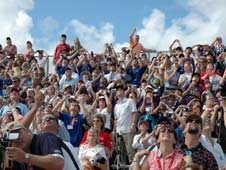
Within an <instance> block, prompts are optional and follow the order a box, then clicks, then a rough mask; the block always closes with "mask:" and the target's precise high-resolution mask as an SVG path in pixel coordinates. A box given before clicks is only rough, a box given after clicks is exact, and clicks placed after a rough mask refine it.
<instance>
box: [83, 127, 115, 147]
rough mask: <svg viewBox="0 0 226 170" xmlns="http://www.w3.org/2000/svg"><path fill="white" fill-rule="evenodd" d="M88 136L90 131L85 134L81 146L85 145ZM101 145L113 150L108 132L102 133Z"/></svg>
mask: <svg viewBox="0 0 226 170" xmlns="http://www.w3.org/2000/svg"><path fill="white" fill-rule="evenodd" d="M87 135H88V131H87V132H86V133H85V134H84V136H83V138H82V141H81V143H80V144H84V143H85V141H86V138H87ZM99 144H101V145H103V146H105V147H106V148H108V149H111V148H112V144H111V139H110V136H109V134H108V133H107V132H104V131H100V137H99Z"/></svg>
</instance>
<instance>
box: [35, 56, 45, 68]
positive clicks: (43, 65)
mask: <svg viewBox="0 0 226 170" xmlns="http://www.w3.org/2000/svg"><path fill="white" fill-rule="evenodd" d="M37 60H38V65H39V67H43V68H45V64H46V58H45V57H43V58H42V59H39V58H37Z"/></svg>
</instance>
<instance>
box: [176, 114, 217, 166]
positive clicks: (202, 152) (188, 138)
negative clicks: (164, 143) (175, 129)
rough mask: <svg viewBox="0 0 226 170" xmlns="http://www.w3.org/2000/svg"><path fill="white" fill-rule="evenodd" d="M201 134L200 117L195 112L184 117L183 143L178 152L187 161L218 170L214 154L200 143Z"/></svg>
mask: <svg viewBox="0 0 226 170" xmlns="http://www.w3.org/2000/svg"><path fill="white" fill-rule="evenodd" d="M201 134H202V119H201V117H200V116H199V115H197V114H191V115H190V116H188V117H187V119H186V127H185V144H184V145H182V146H181V148H180V149H181V150H180V152H181V153H183V154H184V155H185V156H186V157H185V159H187V161H188V160H189V162H194V163H197V164H199V165H200V166H202V168H203V169H205V170H218V166H217V162H216V160H215V158H214V156H213V155H212V153H210V152H209V151H208V150H207V149H206V148H204V147H203V146H202V144H201V143H200V136H201ZM187 161H186V162H187Z"/></svg>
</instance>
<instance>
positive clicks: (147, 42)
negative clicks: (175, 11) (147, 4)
mask: <svg viewBox="0 0 226 170" xmlns="http://www.w3.org/2000/svg"><path fill="white" fill-rule="evenodd" d="M183 3H184V4H183V6H186V8H187V10H188V14H187V15H186V16H184V17H183V18H177V19H174V20H172V24H171V25H170V26H169V27H167V28H166V26H165V23H166V20H165V18H166V17H165V14H164V13H163V12H162V11H160V10H158V9H155V10H153V11H152V13H151V14H150V16H149V17H147V18H144V19H143V22H142V24H143V28H141V29H140V30H138V34H139V35H140V37H141V42H142V43H143V45H144V46H145V47H148V48H155V49H158V50H168V47H169V45H170V43H172V41H173V40H174V39H180V40H181V42H182V45H183V46H184V47H186V46H191V45H194V44H198V43H209V44H210V43H211V42H212V41H213V40H214V39H215V37H217V36H222V37H223V38H226V31H225V26H226V20H225V19H224V16H225V12H224V11H226V1H224V0H218V1H215V0H207V1H205V3H203V1H202V0H191V1H187V2H186V3H185V2H184V1H183Z"/></svg>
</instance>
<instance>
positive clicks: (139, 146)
mask: <svg viewBox="0 0 226 170" xmlns="http://www.w3.org/2000/svg"><path fill="white" fill-rule="evenodd" d="M146 136H148V133H146V134H145V137H146ZM140 138H141V134H137V135H135V136H134V138H133V144H132V147H133V148H134V149H136V150H137V152H139V151H142V150H144V149H145V148H144V145H143V144H142V143H141V140H140Z"/></svg>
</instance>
